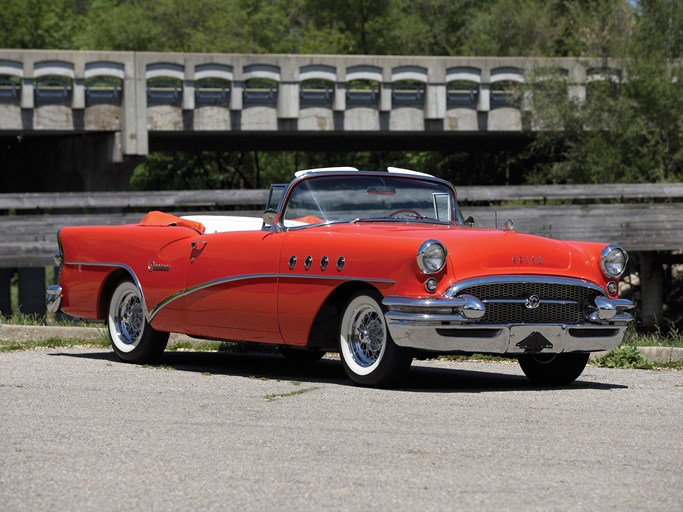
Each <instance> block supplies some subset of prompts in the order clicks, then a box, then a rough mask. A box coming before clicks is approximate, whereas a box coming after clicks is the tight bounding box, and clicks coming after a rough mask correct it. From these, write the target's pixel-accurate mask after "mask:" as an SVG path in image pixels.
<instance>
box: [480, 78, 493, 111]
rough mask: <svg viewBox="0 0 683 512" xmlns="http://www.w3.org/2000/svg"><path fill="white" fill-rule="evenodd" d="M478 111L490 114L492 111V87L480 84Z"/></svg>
mask: <svg viewBox="0 0 683 512" xmlns="http://www.w3.org/2000/svg"><path fill="white" fill-rule="evenodd" d="M478 98H479V100H478V103H477V110H478V111H479V112H488V111H489V110H491V85H490V84H479V95H478Z"/></svg>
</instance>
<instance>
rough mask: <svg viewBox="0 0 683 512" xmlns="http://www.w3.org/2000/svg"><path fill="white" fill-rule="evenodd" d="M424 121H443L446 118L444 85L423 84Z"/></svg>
mask: <svg viewBox="0 0 683 512" xmlns="http://www.w3.org/2000/svg"><path fill="white" fill-rule="evenodd" d="M425 86H426V89H427V91H426V97H425V119H443V118H445V117H446V85H445V84H425Z"/></svg>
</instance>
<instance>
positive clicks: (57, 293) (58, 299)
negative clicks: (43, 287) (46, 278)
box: [45, 284, 62, 313]
mask: <svg viewBox="0 0 683 512" xmlns="http://www.w3.org/2000/svg"><path fill="white" fill-rule="evenodd" d="M45 303H46V306H47V310H48V311H49V312H50V313H56V312H57V311H59V306H60V305H61V304H62V287H61V286H59V285H56V284H53V285H50V286H48V287H47V292H46V293H45Z"/></svg>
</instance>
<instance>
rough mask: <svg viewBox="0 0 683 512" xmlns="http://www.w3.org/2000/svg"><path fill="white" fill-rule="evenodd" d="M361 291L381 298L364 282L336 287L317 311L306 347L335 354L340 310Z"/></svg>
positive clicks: (347, 283)
mask: <svg viewBox="0 0 683 512" xmlns="http://www.w3.org/2000/svg"><path fill="white" fill-rule="evenodd" d="M363 291H367V292H368V293H371V294H378V295H379V296H382V293H381V292H380V290H379V289H378V288H377V287H375V286H373V285H372V284H371V283H368V282H365V281H349V282H345V283H343V284H341V285H339V286H337V287H336V288H335V289H334V291H333V292H332V293H330V295H329V296H328V297H327V299H325V302H323V304H322V305H321V306H320V309H318V313H317V314H316V316H315V318H314V319H313V324H312V326H311V331H310V333H309V335H308V343H307V345H306V346H307V347H309V348H316V349H325V350H327V351H329V352H336V351H337V350H338V345H337V343H338V340H337V335H338V331H339V323H340V321H341V315H342V308H343V307H344V306H345V305H346V303H347V302H348V300H349V299H350V298H351V297H352V296H353V295H355V294H357V293H360V292H363Z"/></svg>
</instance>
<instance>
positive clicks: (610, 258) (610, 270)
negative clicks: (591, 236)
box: [600, 245, 628, 279]
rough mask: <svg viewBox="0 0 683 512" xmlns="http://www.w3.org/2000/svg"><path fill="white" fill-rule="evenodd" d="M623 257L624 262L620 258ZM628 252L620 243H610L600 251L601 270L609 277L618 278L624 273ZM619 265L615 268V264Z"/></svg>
mask: <svg viewBox="0 0 683 512" xmlns="http://www.w3.org/2000/svg"><path fill="white" fill-rule="evenodd" d="M622 258H623V263H620V262H619V261H618V260H620V259H622ZM627 263H628V253H627V252H626V251H625V250H624V249H623V248H622V247H621V246H619V245H608V246H606V247H605V248H604V249H603V250H602V252H601V253H600V270H602V273H603V275H604V276H605V277H607V278H608V279H617V278H619V277H621V276H622V275H623V274H624V271H625V270H626V264H627ZM615 264H616V265H619V267H616V268H614V267H613V265H615Z"/></svg>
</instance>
